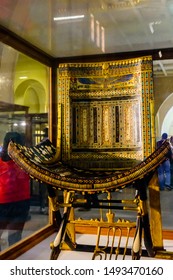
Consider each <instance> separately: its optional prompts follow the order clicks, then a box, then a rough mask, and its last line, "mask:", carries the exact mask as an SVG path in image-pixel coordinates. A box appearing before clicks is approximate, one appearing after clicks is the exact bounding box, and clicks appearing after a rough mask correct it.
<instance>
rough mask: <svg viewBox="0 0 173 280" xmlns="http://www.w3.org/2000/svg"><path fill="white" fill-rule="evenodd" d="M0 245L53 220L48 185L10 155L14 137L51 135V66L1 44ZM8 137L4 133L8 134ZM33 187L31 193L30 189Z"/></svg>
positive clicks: (32, 139) (27, 141)
mask: <svg viewBox="0 0 173 280" xmlns="http://www.w3.org/2000/svg"><path fill="white" fill-rule="evenodd" d="M0 58H1V63H0V156H1V160H0V250H1V251H2V250H4V249H6V248H8V247H9V246H10V245H13V244H15V243H16V242H18V241H19V240H21V239H23V238H25V237H27V236H29V235H30V234H33V233H34V232H35V231H37V230H39V229H41V228H42V227H44V226H45V225H47V224H48V222H49V217H48V200H47V188H46V186H45V184H43V183H42V184H41V183H39V182H36V181H34V180H32V179H31V178H28V176H27V175H26V174H25V173H23V171H22V170H21V169H19V168H17V166H16V164H14V162H13V161H12V160H11V159H10V158H9V157H8V154H7V145H8V142H9V141H10V140H12V141H15V142H17V141H20V144H22V145H26V146H34V145H36V144H37V143H39V142H40V141H42V140H43V139H44V137H48V105H49V104H48V102H49V83H50V81H49V68H48V67H47V66H45V65H43V64H41V63H39V62H37V61H35V60H33V59H31V58H29V57H28V56H26V55H23V54H21V53H19V52H18V51H16V50H14V49H13V48H11V47H9V46H7V45H5V44H2V43H1V44H0ZM5 136H6V138H5V139H4V137H5ZM29 193H30V194H29Z"/></svg>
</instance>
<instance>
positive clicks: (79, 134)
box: [58, 57, 154, 169]
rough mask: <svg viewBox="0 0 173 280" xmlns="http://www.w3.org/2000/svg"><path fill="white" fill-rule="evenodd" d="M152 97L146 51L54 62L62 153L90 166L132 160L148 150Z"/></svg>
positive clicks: (124, 164) (71, 160)
mask: <svg viewBox="0 0 173 280" xmlns="http://www.w3.org/2000/svg"><path fill="white" fill-rule="evenodd" d="M152 101H153V80H152V59H151V57H141V58H135V59H127V60H118V61H111V62H103V63H101V62H99V63H76V64H60V66H59V71H58V104H59V105H61V113H60V112H59V114H61V119H62V122H61V124H60V126H61V127H59V131H61V136H62V159H63V160H64V161H66V162H69V163H70V164H72V165H76V166H78V167H79V166H81V167H83V168H96V169H102V168H104V169H111V168H119V169H120V168H128V167H132V166H133V165H135V164H137V163H138V162H139V161H141V160H143V159H144V158H145V157H146V156H148V155H149V154H150V153H151V152H152V150H153V147H152V137H153V133H154V132H153V131H154V130H153V120H152V110H153V109H152V108H151V104H152ZM152 130H153V131H152Z"/></svg>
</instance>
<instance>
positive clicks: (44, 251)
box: [17, 234, 173, 260]
mask: <svg viewBox="0 0 173 280" xmlns="http://www.w3.org/2000/svg"><path fill="white" fill-rule="evenodd" d="M55 236H56V234H53V235H51V236H49V238H47V239H46V240H44V241H42V242H40V243H39V244H38V245H36V246H35V247H33V248H32V249H31V250H29V251H27V252H25V253H24V254H23V255H21V256H19V257H18V258H17V260H49V259H50V254H51V249H50V243H51V242H52V241H53V240H54V238H55ZM105 238H106V237H102V241H101V245H103V244H105ZM76 241H77V244H80V245H86V244H89V245H93V246H94V245H95V244H96V235H92V234H77V235H76ZM129 241H130V242H129V245H130V244H132V238H130V240H129ZM164 248H165V250H167V251H171V252H173V240H164ZM143 249H144V246H143ZM92 256H93V253H92V252H86V251H71V250H62V251H61V253H60V255H59V258H58V260H92ZM121 259H122V256H121V255H120V256H119V257H118V260H121ZM125 260H131V256H130V255H127V256H126V258H125ZM141 260H154V258H150V257H146V256H142V257H141Z"/></svg>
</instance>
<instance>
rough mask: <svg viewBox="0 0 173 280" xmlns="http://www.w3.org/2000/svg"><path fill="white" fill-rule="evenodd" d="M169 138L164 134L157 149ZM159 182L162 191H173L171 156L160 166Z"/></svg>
mask: <svg viewBox="0 0 173 280" xmlns="http://www.w3.org/2000/svg"><path fill="white" fill-rule="evenodd" d="M167 138H168V134H167V133H163V134H162V138H161V140H159V141H158V142H157V148H159V147H160V146H161V145H162V144H163V142H164V141H166V140H167ZM158 180H159V186H160V190H161V191H163V190H165V189H166V190H168V191H171V169H170V156H169V155H168V156H167V158H166V160H165V161H164V162H163V163H162V164H160V165H159V167H158Z"/></svg>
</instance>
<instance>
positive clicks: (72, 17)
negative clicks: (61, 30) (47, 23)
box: [53, 15, 85, 21]
mask: <svg viewBox="0 0 173 280" xmlns="http://www.w3.org/2000/svg"><path fill="white" fill-rule="evenodd" d="M84 17H85V16H84V15H76V16H64V17H54V18H53V20H54V21H61V20H73V19H81V18H84Z"/></svg>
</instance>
